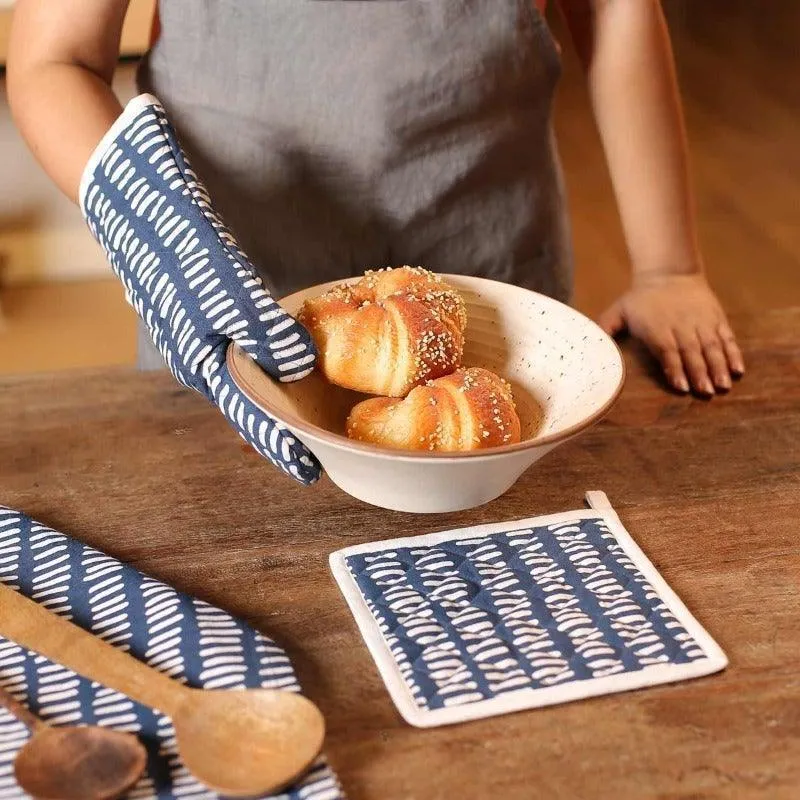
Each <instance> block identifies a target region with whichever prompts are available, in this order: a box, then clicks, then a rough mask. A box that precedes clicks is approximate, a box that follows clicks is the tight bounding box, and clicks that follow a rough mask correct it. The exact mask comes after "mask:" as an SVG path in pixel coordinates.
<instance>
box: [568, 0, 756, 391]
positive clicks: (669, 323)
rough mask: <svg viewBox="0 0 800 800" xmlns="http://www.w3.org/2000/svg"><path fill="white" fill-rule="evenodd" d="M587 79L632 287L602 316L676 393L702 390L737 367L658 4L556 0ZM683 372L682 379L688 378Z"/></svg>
mask: <svg viewBox="0 0 800 800" xmlns="http://www.w3.org/2000/svg"><path fill="white" fill-rule="evenodd" d="M560 5H561V8H562V11H563V13H564V16H565V18H566V20H567V23H568V26H569V27H570V31H571V34H572V36H573V39H574V41H575V43H576V49H577V50H578V53H579V55H580V58H581V61H582V62H583V64H584V66H585V68H586V71H587V77H588V83H589V93H590V96H591V100H592V105H593V109H594V114H595V119H596V120H597V126H598V130H599V132H600V137H601V140H602V143H603V148H604V151H605V155H606V160H607V162H608V166H609V171H610V174H611V179H612V183H613V186H614V192H615V194H616V199H617V204H618V207H619V211H620V217H621V220H622V225H623V230H624V232H625V238H626V241H627V245H628V251H629V253H630V257H631V263H632V267H633V283H632V288H631V290H630V291H629V292H628V293H627V294H626V295H624V296H623V297H622V298H620V300H618V301H617V302H616V303H615V304H614V305H613V306H612V307H611V308H610V309H609V310H608V311H607V312H606V313H605V314H604V315H603V317H602V318H601V322H602V324H603V326H604V327H605V328H606V329H607V330H608V331H609V332H612V333H615V332H617V331H619V330H621V329H622V328H624V327H627V328H629V329H630V330H631V332H632V333H634V334H635V335H637V336H638V337H639V338H641V339H642V340H643V341H644V342H645V344H647V345H648V346H649V347H650V349H651V350H652V351H653V352H654V353H655V354H656V355H657V356H658V357H659V359H660V360H661V363H662V365H663V367H664V370H665V373H666V375H667V377H668V379H669V380H670V382H671V383H672V385H673V386H675V387H676V388H678V389H681V390H688V388H689V383H691V384H692V385H693V386H694V388H695V389H697V390H698V391H700V392H703V393H708V394H711V393H713V391H714V386H716V387H717V388H719V389H727V388H729V387H730V385H731V379H730V376H731V373H733V374H737V373H741V372H743V370H744V364H743V361H742V356H741V353H740V352H739V349H738V347H737V345H736V342H735V339H734V336H733V333H732V332H731V330H730V327H729V325H728V322H727V320H726V318H725V314H724V312H723V311H722V308H721V307H720V305H719V302H718V301H717V298H716V297H715V295H714V293H713V292H712V291H711V289H710V288H709V286H708V284H707V282H706V280H705V277H704V267H703V262H702V257H701V254H700V249H699V246H698V242H697V233H696V230H695V220H694V209H693V201H692V196H691V188H690V180H689V169H688V158H687V146H686V136H685V130H684V121H683V115H682V111H681V105H680V97H679V93H678V87H677V80H676V77H675V69H674V62H673V57H672V50H671V46H670V41H669V35H668V31H667V27H666V23H665V20H664V17H663V14H662V11H661V6H660V3H659V2H658V0H560ZM687 375H688V378H689V380H688V381H687Z"/></svg>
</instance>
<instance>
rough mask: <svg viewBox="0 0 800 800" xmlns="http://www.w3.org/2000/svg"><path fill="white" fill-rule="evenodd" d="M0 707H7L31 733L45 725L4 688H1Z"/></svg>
mask: <svg viewBox="0 0 800 800" xmlns="http://www.w3.org/2000/svg"><path fill="white" fill-rule="evenodd" d="M0 706H5V707H6V708H7V709H8V710H9V711H10V712H11V713H12V714H13V715H14V716H15V717H16V718H17V719H18V720H19V721H20V722H21V723H22V724H23V725H24V726H25V727H26V728H27V729H28V730H29V731H30V732H31V733H33V732H34V731H35V730H38V729H39V728H41V727H44V725H45V723H44V722H42V720H40V719H39V717H37V716H36V715H35V714H34V713H33V712H32V711H30V710H29V709H28V708H26V707H25V706H24V705H22V703H20V702H19V700H17V698H16V697H14V696H13V695H12V694H11V693H10V692H9V691H7V690H6V689H4V688H3V687H2V686H0Z"/></svg>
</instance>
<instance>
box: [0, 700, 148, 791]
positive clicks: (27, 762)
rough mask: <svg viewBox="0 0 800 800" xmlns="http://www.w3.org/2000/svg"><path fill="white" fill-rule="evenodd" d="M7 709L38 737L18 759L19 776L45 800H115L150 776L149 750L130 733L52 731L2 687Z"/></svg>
mask: <svg viewBox="0 0 800 800" xmlns="http://www.w3.org/2000/svg"><path fill="white" fill-rule="evenodd" d="M0 705H2V706H5V707H6V708H7V709H8V710H9V711H10V712H11V713H12V714H13V715H14V716H15V717H16V718H17V719H18V720H19V721H20V722H22V723H23V724H24V725H26V726H27V727H28V729H29V730H30V732H31V733H32V734H33V736H32V737H31V738H30V739H29V740H28V742H27V743H26V744H25V746H24V747H23V748H22V750H20V751H19V753H17V757H16V759H15V760H14V776H15V777H16V779H17V783H18V784H19V785H20V787H21V788H22V789H24V790H25V791H26V792H27V793H28V794H30V795H33V796H34V797H37V798H39V800H113V798H116V797H119V796H120V795H122V794H124V793H125V792H127V791H128V789H130V788H131V787H132V786H133V785H134V784H135V783H136V782H137V781H138V780H139V777H140V776H141V774H142V772H144V768H145V764H146V763H147V751H146V750H145V749H144V747H143V746H142V744H141V742H140V741H139V740H138V739H137V738H136V737H135V736H132V735H131V734H129V733H121V732H119V731H112V730H109V729H108V728H100V727H97V726H86V727H80V728H79V727H73V726H65V727H59V728H51V727H50V726H49V725H48V724H47V723H46V722H43V721H42V720H41V719H39V718H38V717H37V716H35V715H34V714H32V713H31V712H30V711H29V710H28V709H27V708H25V706H23V705H22V703H20V702H18V701H17V700H16V699H15V698H14V697H12V696H11V695H10V694H9V693H8V692H7V691H6V690H5V689H3V688H2V687H0Z"/></svg>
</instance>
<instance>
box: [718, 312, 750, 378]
mask: <svg viewBox="0 0 800 800" xmlns="http://www.w3.org/2000/svg"><path fill="white" fill-rule="evenodd" d="M717 332H718V334H719V338H720V340H721V341H722V347H723V350H724V351H725V357H726V358H727V360H728V366H729V367H730V370H731V372H732V373H733V374H734V375H737V376H739V375H744V357H743V356H742V351H741V350H740V349H739V345H738V343H737V342H736V336H734V334H733V331H732V330H731V328H730V325H728V323H727V322H722V323H720V324H719V326H718V327H717Z"/></svg>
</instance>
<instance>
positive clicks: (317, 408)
mask: <svg viewBox="0 0 800 800" xmlns="http://www.w3.org/2000/svg"><path fill="white" fill-rule="evenodd" d="M442 277H443V278H444V280H446V281H447V282H448V283H449V284H451V285H452V286H454V287H456V288H457V289H458V290H459V291H461V292H462V294H463V296H464V299H465V301H466V304H467V315H468V322H467V332H466V347H465V351H464V364H465V366H480V367H485V368H487V369H490V370H492V371H493V372H496V373H497V374H498V375H501V376H502V377H504V378H506V379H507V380H508V381H509V382H510V383H511V386H512V389H513V391H514V398H515V400H516V403H517V412H518V414H519V417H520V421H521V423H522V441H521V442H520V443H519V444H510V445H504V446H502V447H495V448H492V449H487V450H478V451H473V452H468V453H454V454H450V453H429V452H417V451H399V450H391V449H384V448H379V447H375V446H374V445H369V444H364V443H360V442H355V441H352V440H351V439H348V438H347V437H346V435H345V432H344V431H345V419H346V418H347V415H348V413H349V412H350V409H351V408H352V407H353V406H354V405H355V404H356V403H357V402H359V401H360V400H363V399H364V395H359V394H356V393H354V392H350V391H347V390H344V389H340V388H338V387H336V386H332V385H331V384H329V383H328V382H327V381H326V380H325V379H324V378H323V377H322V375H321V374H320V373H319V372H315V373H313V374H312V375H311V376H309V377H308V378H305V379H304V380H302V381H299V382H298V383H291V384H282V383H278V382H276V381H274V380H272V379H271V378H270V377H269V376H267V375H266V374H265V373H264V372H262V370H261V369H260V368H259V367H258V366H257V365H256V364H255V363H254V362H253V361H252V359H251V358H249V357H248V356H247V355H246V354H244V353H243V352H242V351H241V350H240V349H239V348H238V347H236V346H232V347H231V348H230V349H229V352H228V364H229V365H230V369H231V373H232V375H233V378H234V380H235V381H236V383H237V384H238V385H239V387H240V388H241V389H242V391H243V392H244V393H245V394H246V395H247V396H248V397H250V398H251V399H252V400H253V401H254V402H255V403H256V404H257V405H258V406H260V407H261V408H262V409H263V410H264V411H266V412H267V413H268V414H270V415H271V416H272V417H274V418H275V419H278V420H280V421H281V422H282V423H284V424H285V425H286V426H287V427H288V428H289V429H290V430H292V431H293V432H294V433H295V434H296V435H297V437H298V438H299V439H300V440H301V441H303V442H305V444H306V445H307V446H308V447H309V448H310V449H311V450H313V451H314V453H315V454H316V455H317V457H318V458H319V460H320V462H321V463H322V465H323V467H324V469H325V470H326V472H327V473H328V476H329V477H330V479H331V480H332V481H333V482H334V483H335V484H336V485H337V486H339V488H341V489H342V490H343V491H345V492H347V493H348V494H350V495H352V496H353V497H356V498H358V499H359V500H363V501H364V502H367V503H371V504H372V505H376V506H380V507H382V508H388V509H393V510H397V511H407V512H414V513H441V512H448V511H458V510H462V509H466V508H474V507H476V506H479V505H482V504H484V503H487V502H489V501H491V500H494V499H495V498H497V497H499V496H500V495H502V494H503V493H504V492H506V491H508V489H510V488H511V486H513V485H514V483H515V482H516V481H517V479H518V478H519V477H520V475H522V473H523V472H524V471H525V470H527V469H528V468H529V467H530V466H531V465H532V464H534V463H535V462H536V461H538V460H539V459H540V458H542V456H544V455H545V454H546V453H548V452H550V451H551V450H552V449H553V448H555V447H557V446H558V445H560V444H562V443H564V442H566V441H567V440H569V439H571V438H573V437H575V436H577V435H578V434H579V433H581V432H582V431H584V430H586V428H588V427H589V426H590V425H592V424H594V423H595V422H597V421H598V420H599V419H601V417H603V416H604V415H605V414H606V412H607V411H608V410H609V409H610V408H611V406H612V404H613V403H614V401H615V400H616V399H617V397H618V396H619V393H620V391H621V389H622V385H623V381H624V378H625V368H624V364H623V361H622V357H621V355H620V352H619V349H618V347H617V345H616V343H615V342H614V340H613V339H611V338H610V337H609V336H607V335H606V334H605V333H603V331H602V330H601V329H600V328H599V327H597V325H595V323H594V322H592V321H591V320H590V319H588V318H587V317H585V316H583V315H582V314H580V313H578V312H577V311H575V310H574V309H572V308H570V307H568V306H566V305H563V304H562V303H559V302H557V301H555V300H552V299H550V298H549V297H545V296H543V295H540V294H536V293H534V292H530V291H528V290H526V289H520V288H518V287H516V286H509V285H508V284H505V283H498V282H495V281H489V280H485V279H482V278H469V277H464V276H456V275H444V276H442ZM333 285H335V284H333V283H329V284H323V285H320V286H314V287H312V288H310V289H306V290H304V291H302V292H298V293H296V294H293V295H290V296H289V297H286V298H284V299H283V300H281V304H282V305H283V307H284V308H285V309H286V310H287V311H289V312H290V313H292V314H296V313H297V312H298V311H299V309H300V307H301V306H302V304H303V302H304V301H305V300H306V299H307V298H309V297H313V296H315V295H318V294H321V293H322V292H324V291H325V290H327V289H328V288H330V287H331V286H333Z"/></svg>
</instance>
